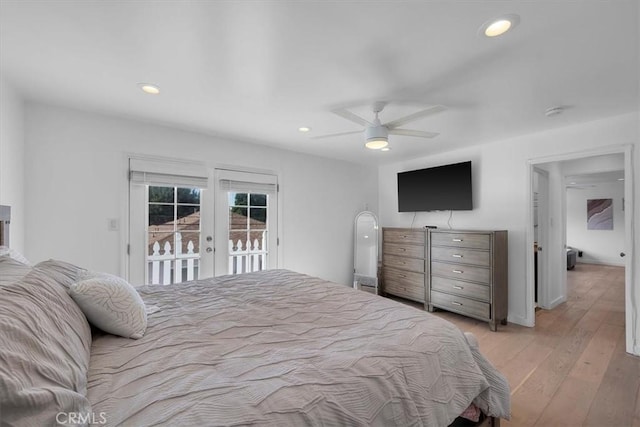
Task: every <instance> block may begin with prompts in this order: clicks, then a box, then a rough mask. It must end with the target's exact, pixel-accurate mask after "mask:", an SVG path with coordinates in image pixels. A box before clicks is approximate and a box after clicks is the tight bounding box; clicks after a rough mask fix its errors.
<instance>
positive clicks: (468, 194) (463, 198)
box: [398, 161, 473, 212]
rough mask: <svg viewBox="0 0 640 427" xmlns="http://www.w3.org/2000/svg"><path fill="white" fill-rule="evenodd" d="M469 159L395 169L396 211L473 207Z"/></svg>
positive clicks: (468, 208) (445, 209) (463, 209)
mask: <svg viewBox="0 0 640 427" xmlns="http://www.w3.org/2000/svg"><path fill="white" fill-rule="evenodd" d="M471 190H472V188H471V162H470V161H469V162H462V163H455V164H451V165H444V166H437V167H434V168H427V169H419V170H414V171H408V172H399V173H398V212H418V211H448V210H454V211H466V210H472V209H473V198H472V191H471Z"/></svg>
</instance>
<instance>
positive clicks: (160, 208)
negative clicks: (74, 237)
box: [128, 158, 278, 285]
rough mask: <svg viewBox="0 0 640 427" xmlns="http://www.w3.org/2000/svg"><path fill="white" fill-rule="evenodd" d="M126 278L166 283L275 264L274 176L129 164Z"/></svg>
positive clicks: (162, 164)
mask: <svg viewBox="0 0 640 427" xmlns="http://www.w3.org/2000/svg"><path fill="white" fill-rule="evenodd" d="M129 163H130V184H129V244H128V253H129V262H128V264H129V265H128V279H129V281H130V282H131V283H133V284H134V285H140V284H149V285H152V284H153V285H168V284H172V283H180V282H184V281H188V280H194V279H198V278H204V277H211V276H213V275H216V276H219V275H224V274H241V273H246V272H251V271H258V270H265V269H268V268H275V267H276V265H277V244H278V239H277V207H278V203H277V178H276V177H275V176H274V175H266V174H255V173H248V172H239V171H231V170H223V169H217V170H215V171H214V170H209V169H207V168H205V167H203V166H201V165H198V164H194V163H189V162H184V163H183V162H175V161H167V160H161V161H160V160H154V159H151V160H150V159H134V158H132V159H130V160H129Z"/></svg>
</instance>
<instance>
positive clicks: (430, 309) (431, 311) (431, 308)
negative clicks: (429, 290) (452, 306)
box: [427, 304, 435, 313]
mask: <svg viewBox="0 0 640 427" xmlns="http://www.w3.org/2000/svg"><path fill="white" fill-rule="evenodd" d="M434 310H435V309H434V308H433V306H432V305H431V304H427V311H429V313H433V312H434Z"/></svg>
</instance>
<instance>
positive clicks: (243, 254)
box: [228, 232, 267, 274]
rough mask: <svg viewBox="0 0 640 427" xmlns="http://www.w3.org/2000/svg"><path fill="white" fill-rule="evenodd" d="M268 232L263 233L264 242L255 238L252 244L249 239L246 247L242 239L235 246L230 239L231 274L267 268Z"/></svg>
mask: <svg viewBox="0 0 640 427" xmlns="http://www.w3.org/2000/svg"><path fill="white" fill-rule="evenodd" d="M266 234H267V233H265V232H263V233H262V242H260V241H259V240H258V239H254V240H253V244H251V241H250V240H248V241H247V244H246V246H245V247H244V248H243V247H242V246H243V244H242V241H241V240H238V242H237V243H236V244H235V246H234V245H233V241H232V240H229V270H228V273H229V274H241V273H250V272H252V271H260V270H264V269H265V268H267V250H266V248H267V245H266V243H267V242H266ZM261 248H262V249H261Z"/></svg>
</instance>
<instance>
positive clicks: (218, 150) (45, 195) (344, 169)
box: [26, 104, 377, 284]
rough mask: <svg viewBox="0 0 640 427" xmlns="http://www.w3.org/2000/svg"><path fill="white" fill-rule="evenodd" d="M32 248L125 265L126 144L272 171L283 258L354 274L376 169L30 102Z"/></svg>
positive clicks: (293, 264) (335, 276)
mask: <svg viewBox="0 0 640 427" xmlns="http://www.w3.org/2000/svg"><path fill="white" fill-rule="evenodd" d="M26 153H27V162H26V173H27V176H28V179H27V181H26V206H27V212H28V214H27V224H29V227H28V230H27V233H26V253H27V255H28V256H29V257H31V258H32V259H33V260H34V261H39V260H42V259H46V258H49V257H56V258H58V259H63V260H68V261H71V262H74V263H77V264H79V265H82V266H85V267H87V268H90V269H94V270H99V271H107V272H112V273H121V272H122V271H124V266H123V248H124V244H125V242H126V238H125V237H123V236H126V232H124V231H123V232H121V233H119V232H113V231H108V227H107V219H108V218H119V219H120V220H121V221H120V223H121V224H124V223H125V222H126V221H124V220H125V219H126V215H127V197H126V193H125V192H126V189H127V186H126V166H125V157H126V153H137V154H149V155H155V156H165V157H175V158H182V159H191V160H200V161H202V160H204V161H207V162H208V164H209V165H210V166H216V165H237V166H241V167H245V168H258V169H262V170H270V171H274V172H276V173H277V174H278V175H279V180H280V189H281V192H280V197H281V199H282V204H281V207H282V210H281V212H280V214H281V215H282V219H283V221H282V224H283V227H282V230H281V232H280V235H281V245H282V254H283V257H282V260H281V262H282V264H281V266H282V267H284V268H289V269H292V270H296V271H300V272H304V273H308V274H312V275H316V276H320V277H323V278H326V279H329V280H333V281H336V282H339V283H343V284H350V282H351V276H352V272H353V222H354V218H355V215H356V214H357V212H359V211H361V210H364V209H365V206H366V205H368V206H370V207H371V206H377V193H376V185H377V170H376V168H375V167H365V166H362V165H356V164H352V163H346V162H341V161H335V160H329V159H325V158H321V157H314V156H309V155H303V154H299V153H294V152H290V151H284V150H278V149H273V148H268V147H265V146H260V145H255V144H249V143H243V142H237V141H228V140H220V139H219V138H215V137H212V136H207V135H202V134H197V133H190V132H186V131H181V130H176V129H173V128H168V127H162V126H157V125H153V124H147V123H142V122H137V121H132V120H126V119H122V118H114V117H109V116H104V115H98V114H92V113H87V112H80V111H76V110H71V109H65V108H59V107H53V106H45V105H41V104H27V108H26Z"/></svg>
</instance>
